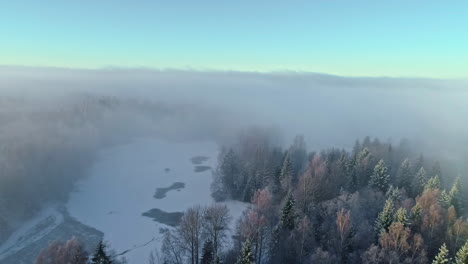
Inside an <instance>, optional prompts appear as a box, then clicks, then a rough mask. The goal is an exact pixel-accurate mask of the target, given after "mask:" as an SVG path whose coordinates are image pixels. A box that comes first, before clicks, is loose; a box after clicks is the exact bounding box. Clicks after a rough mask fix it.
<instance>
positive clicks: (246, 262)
mask: <svg viewBox="0 0 468 264" xmlns="http://www.w3.org/2000/svg"><path fill="white" fill-rule="evenodd" d="M254 263H255V258H254V255H253V253H252V251H251V249H250V240H248V239H247V240H246V241H245V242H244V245H243V246H242V249H241V254H240V256H239V258H238V259H237V262H236V264H254Z"/></svg>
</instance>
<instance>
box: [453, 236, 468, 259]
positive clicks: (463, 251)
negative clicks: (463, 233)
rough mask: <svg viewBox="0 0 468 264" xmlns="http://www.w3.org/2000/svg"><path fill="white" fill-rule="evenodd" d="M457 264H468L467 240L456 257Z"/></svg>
mask: <svg viewBox="0 0 468 264" xmlns="http://www.w3.org/2000/svg"><path fill="white" fill-rule="evenodd" d="M455 263H456V264H466V263H468V240H466V242H465V245H463V247H461V248H460V250H458V252H457V255H456V256H455Z"/></svg>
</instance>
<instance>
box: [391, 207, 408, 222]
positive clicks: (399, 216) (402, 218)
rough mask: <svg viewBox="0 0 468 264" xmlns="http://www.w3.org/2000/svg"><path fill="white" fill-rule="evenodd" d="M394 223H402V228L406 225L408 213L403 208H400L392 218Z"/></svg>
mask: <svg viewBox="0 0 468 264" xmlns="http://www.w3.org/2000/svg"><path fill="white" fill-rule="evenodd" d="M393 221H394V222H397V223H402V224H403V225H404V226H407V225H408V212H407V211H406V209H405V208H403V207H400V208H399V209H398V210H397V211H396V213H395V216H394V218H393Z"/></svg>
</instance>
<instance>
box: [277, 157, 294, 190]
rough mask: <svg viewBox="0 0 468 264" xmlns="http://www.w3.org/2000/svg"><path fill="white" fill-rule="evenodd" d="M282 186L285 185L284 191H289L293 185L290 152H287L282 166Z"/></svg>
mask: <svg viewBox="0 0 468 264" xmlns="http://www.w3.org/2000/svg"><path fill="white" fill-rule="evenodd" d="M280 180H281V186H282V187H283V191H285V192H289V191H290V188H291V187H292V186H291V184H292V180H293V168H292V163H291V157H290V154H289V152H288V153H287V154H286V157H285V158H284V161H283V167H282V168H281V174H280Z"/></svg>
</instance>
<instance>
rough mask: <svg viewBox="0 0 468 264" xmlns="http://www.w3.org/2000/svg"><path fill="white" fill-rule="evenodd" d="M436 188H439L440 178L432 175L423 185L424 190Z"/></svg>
mask: <svg viewBox="0 0 468 264" xmlns="http://www.w3.org/2000/svg"><path fill="white" fill-rule="evenodd" d="M436 189H440V180H439V176H437V175H436V176H434V177H432V178H430V179H429V180H428V181H427V183H426V185H425V186H424V190H436Z"/></svg>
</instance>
